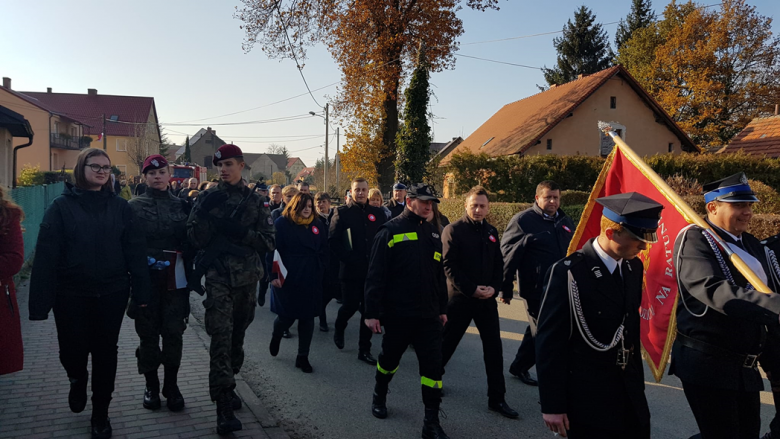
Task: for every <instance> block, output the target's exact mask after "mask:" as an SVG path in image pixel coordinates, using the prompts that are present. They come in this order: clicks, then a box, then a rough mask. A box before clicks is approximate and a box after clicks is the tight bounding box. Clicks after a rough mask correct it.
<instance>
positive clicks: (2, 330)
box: [0, 210, 24, 375]
mask: <svg viewBox="0 0 780 439" xmlns="http://www.w3.org/2000/svg"><path fill="white" fill-rule="evenodd" d="M9 213H10V215H9V216H8V217H7V218H6V220H5V221H4V222H0V353H1V354H0V375H4V374H7V373H11V372H16V371H19V370H22V367H23V366H24V351H23V348H22V326H21V321H20V318H19V314H20V313H19V305H18V302H17V301H16V288H15V287H14V280H13V277H14V275H15V274H16V273H18V272H19V270H21V268H22V263H24V241H22V225H21V223H20V222H19V211H18V210H9Z"/></svg>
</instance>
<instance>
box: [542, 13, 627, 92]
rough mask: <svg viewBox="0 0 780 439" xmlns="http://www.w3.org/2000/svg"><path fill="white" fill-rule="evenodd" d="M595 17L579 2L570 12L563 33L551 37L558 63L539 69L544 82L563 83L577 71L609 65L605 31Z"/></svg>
mask: <svg viewBox="0 0 780 439" xmlns="http://www.w3.org/2000/svg"><path fill="white" fill-rule="evenodd" d="M595 21H596V16H595V15H594V14H593V13H592V12H591V11H590V9H588V8H587V7H585V6H584V5H583V6H580V8H579V9H578V10H577V11H576V12H575V13H574V23H572V22H571V20H569V21H568V22H567V23H566V24H565V25H564V26H563V35H562V36H560V37H556V38H555V39H554V40H553V45H554V46H555V50H556V51H558V63H557V64H558V65H557V66H555V67H553V68H551V69H548V68H546V67H545V68H543V69H542V71H543V72H544V79H545V81H547V83H548V84H550V85H552V84H565V83H567V82H570V81H573V80H575V79H577V75H580V74H585V75H589V74H591V73H596V72H599V71H601V70H604V69H606V68H608V67H609V66H610V65H611V61H610V60H611V59H612V50H611V49H610V47H609V40H608V38H607V32H606V31H605V30H604V29H603V28H602V26H601V24H598V23H595Z"/></svg>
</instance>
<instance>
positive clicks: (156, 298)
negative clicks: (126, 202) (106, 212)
mask: <svg viewBox="0 0 780 439" xmlns="http://www.w3.org/2000/svg"><path fill="white" fill-rule="evenodd" d="M141 172H143V174H144V178H145V179H146V184H147V188H146V192H145V193H143V194H141V195H139V196H137V197H135V198H133V199H132V200H131V201H130V207H131V208H132V209H133V213H134V214H135V217H136V219H137V221H138V222H139V223H140V225H141V228H142V229H143V233H144V236H145V238H146V256H147V258H148V261H149V262H150V264H149V277H150V279H151V282H152V290H151V294H150V296H151V297H150V301H149V306H147V307H146V308H139V307H138V306H137V305H136V302H135V299H132V300H130V305H129V306H128V308H127V316H128V317H130V318H131V319H134V320H135V332H136V333H137V334H138V337H139V338H140V339H141V342H140V345H139V346H138V349H137V350H136V357H137V358H138V373H140V374H142V375H143V376H144V377H145V378H146V389H145V390H144V397H143V406H144V408H146V409H149V410H157V409H159V408H160V406H161V401H160V378H159V376H158V374H157V369H159V368H160V365H161V364H162V366H163V368H164V381H163V386H162V395H163V397H165V399H166V406H167V407H168V410H170V411H172V412H178V411H181V410H182V409H184V397H183V396H182V394H181V391H180V390H179V386H178V384H177V376H178V373H179V366H180V365H181V352H182V335H183V334H184V330H185V329H187V319H188V318H189V315H190V301H189V290H188V289H187V281H186V275H185V271H186V272H189V268H188V266H189V264H188V263H190V262H192V258H191V252H190V251H189V245H188V241H187V218H188V217H189V214H190V204H189V203H188V202H187V201H186V200H183V199H181V198H178V197H175V196H174V195H173V193H172V189H169V187H168V182H169V181H170V179H171V172H170V168H169V167H168V160H166V159H165V157H163V156H161V155H159V154H155V155H151V156H149V157H147V158H146V160H144V165H143V169H142V171H141ZM152 260H154V262H152ZM160 338H162V349H160Z"/></svg>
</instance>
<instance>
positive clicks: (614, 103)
mask: <svg viewBox="0 0 780 439" xmlns="http://www.w3.org/2000/svg"><path fill="white" fill-rule="evenodd" d="M609 108H617V96H610V97H609Z"/></svg>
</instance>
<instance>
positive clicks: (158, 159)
mask: <svg viewBox="0 0 780 439" xmlns="http://www.w3.org/2000/svg"><path fill="white" fill-rule="evenodd" d="M166 166H168V160H165V157H163V156H161V155H160V154H155V155H150V156H149V157H147V158H146V160H144V167H143V170H141V173H142V174H146V171H148V170H150V169H160V168H165V167H166Z"/></svg>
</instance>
